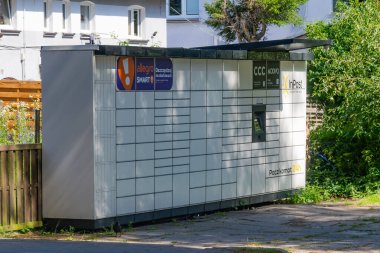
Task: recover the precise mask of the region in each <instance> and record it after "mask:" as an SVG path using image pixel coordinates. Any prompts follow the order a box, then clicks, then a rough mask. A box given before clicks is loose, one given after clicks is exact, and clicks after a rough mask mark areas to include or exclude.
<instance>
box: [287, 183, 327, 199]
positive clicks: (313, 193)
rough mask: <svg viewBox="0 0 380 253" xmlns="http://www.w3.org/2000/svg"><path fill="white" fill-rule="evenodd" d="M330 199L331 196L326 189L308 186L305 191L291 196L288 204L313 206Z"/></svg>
mask: <svg viewBox="0 0 380 253" xmlns="http://www.w3.org/2000/svg"><path fill="white" fill-rule="evenodd" d="M328 199H330V195H329V194H328V192H327V191H325V190H324V189H322V188H320V187H318V186H313V185H307V186H306V187H305V188H304V189H302V190H300V191H298V192H296V193H294V194H293V195H291V196H290V197H289V198H288V199H287V201H286V203H289V204H313V203H321V202H323V201H325V200H328Z"/></svg>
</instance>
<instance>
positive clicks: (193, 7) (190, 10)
mask: <svg viewBox="0 0 380 253" xmlns="http://www.w3.org/2000/svg"><path fill="white" fill-rule="evenodd" d="M198 14H199V1H198V0H187V1H186V15H198Z"/></svg>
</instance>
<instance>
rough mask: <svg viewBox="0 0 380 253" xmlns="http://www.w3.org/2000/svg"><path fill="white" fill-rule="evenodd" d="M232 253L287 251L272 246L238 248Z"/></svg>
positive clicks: (279, 252)
mask: <svg viewBox="0 0 380 253" xmlns="http://www.w3.org/2000/svg"><path fill="white" fill-rule="evenodd" d="M233 252H234V253H285V252H288V251H285V250H282V249H273V248H247V247H243V248H238V249H235V250H234V251H233Z"/></svg>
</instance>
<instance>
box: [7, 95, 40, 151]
mask: <svg viewBox="0 0 380 253" xmlns="http://www.w3.org/2000/svg"><path fill="white" fill-rule="evenodd" d="M36 103H37V102H36ZM31 114H32V110H31V108H29V107H28V105H27V104H26V103H24V102H17V103H11V104H8V105H4V106H0V145H1V144H6V145H7V144H28V143H34V141H35V140H34V135H35V133H34V127H33V126H31V125H30V122H31V120H34V119H33V118H32V117H31Z"/></svg>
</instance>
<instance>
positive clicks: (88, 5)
mask: <svg viewBox="0 0 380 253" xmlns="http://www.w3.org/2000/svg"><path fill="white" fill-rule="evenodd" d="M94 9H95V5H94V4H93V3H92V2H90V1H85V2H82V3H81V4H80V29H81V30H82V31H93V30H95V29H94V28H95V27H94V26H95V25H94V15H95V10H94Z"/></svg>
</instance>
